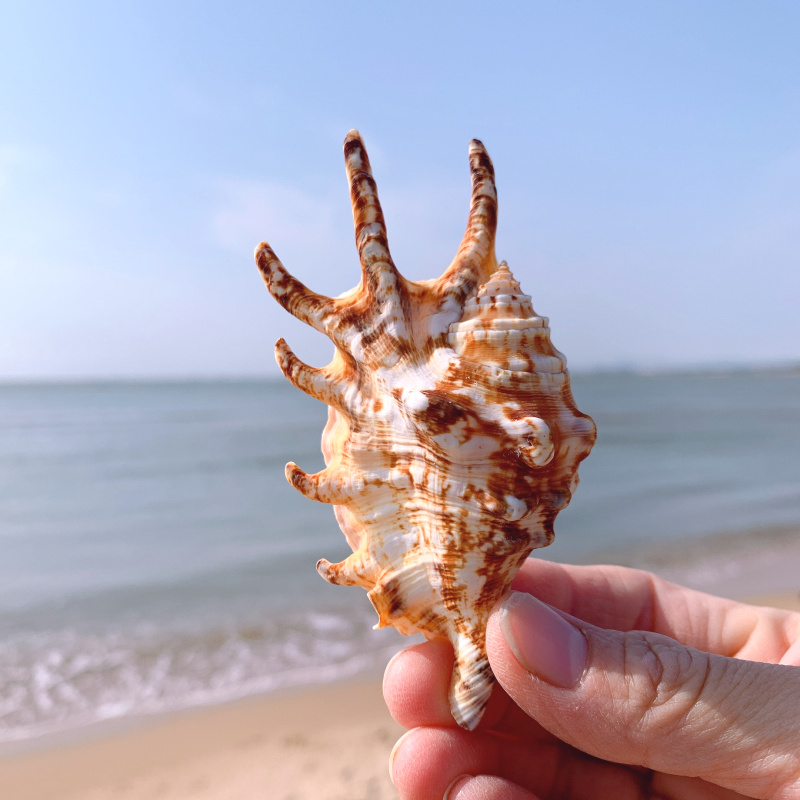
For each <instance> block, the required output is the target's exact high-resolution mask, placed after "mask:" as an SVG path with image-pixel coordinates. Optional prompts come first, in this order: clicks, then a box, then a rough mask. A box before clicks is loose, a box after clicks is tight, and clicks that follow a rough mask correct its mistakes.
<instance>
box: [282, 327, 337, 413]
mask: <svg viewBox="0 0 800 800" xmlns="http://www.w3.org/2000/svg"><path fill="white" fill-rule="evenodd" d="M275 361H277V362H278V366H279V367H280V370H281V372H282V373H283V375H284V377H285V378H286V380H288V381H289V383H291V384H292V386H295V387H296V388H298V389H300V391H302V392H305V393H306V394H307V395H310V396H311V397H313V398H314V399H315V400H321V401H322V402H323V403H327V404H328V405H329V406H334V407H335V408H339V409H341V408H342V402H343V398H342V391H341V389H340V383H339V382H338V381H337V380H336V379H335V378H334V377H333V376H331V375H330V374H329V373H328V371H327V370H325V369H317V368H315V367H310V366H309V365H308V364H306V363H305V362H303V361H301V360H300V359H299V358H298V357H297V356H296V355H295V354H294V353H293V352H292V349H291V347H289V345H288V344H286V341H285V340H284V339H278V341H277V342H276V343H275Z"/></svg>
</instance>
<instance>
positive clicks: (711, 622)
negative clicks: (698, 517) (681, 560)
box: [512, 558, 800, 663]
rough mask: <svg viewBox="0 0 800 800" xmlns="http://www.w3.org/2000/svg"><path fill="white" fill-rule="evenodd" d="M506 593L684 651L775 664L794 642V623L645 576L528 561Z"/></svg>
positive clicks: (797, 618) (786, 614) (797, 626)
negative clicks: (657, 637)
mask: <svg viewBox="0 0 800 800" xmlns="http://www.w3.org/2000/svg"><path fill="white" fill-rule="evenodd" d="M512 588H514V589H516V590H517V591H521V592H527V593H529V594H532V595H534V596H536V597H538V598H539V599H540V600H542V601H544V602H545V603H548V604H549V605H551V606H554V607H555V608H557V609H560V610H561V611H564V612H566V613H567V614H570V615H572V616H574V617H578V618H579V619H582V620H585V621H586V622H590V623H591V624H592V625H597V626H599V627H602V628H611V629H614V630H619V631H631V630H643V631H653V632H654V633H661V634H664V635H665V636H669V637H671V638H673V639H676V640H677V641H679V642H681V643H682V644H685V645H688V646H689V647H695V648H697V649H699V650H705V651H706V652H709V653H716V654H718V655H724V656H730V657H735V658H743V659H747V660H750V661H763V662H766V663H778V662H779V661H780V659H781V657H782V656H783V655H784V654H785V653H786V651H787V649H788V647H789V646H790V645H791V643H792V641H793V640H795V639H797V638H798V637H800V615H799V614H796V613H793V612H790V611H781V610H778V609H773V608H762V607H758V606H751V605H747V604H746V603H739V602H737V601H735V600H727V599H724V598H720V597H714V596H713V595H709V594H705V593H703V592H698V591H696V590H694V589H687V588H685V587H683V586H679V585H678V584H675V583H670V582H669V581H666V580H663V579H662V578H659V577H658V576H656V575H653V574H652V573H650V572H644V571H642V570H637V569H630V568H628V567H617V566H573V565H569V564H556V563H553V562H548V561H540V560H538V559H535V558H529V559H528V560H527V561H526V562H525V563H524V564H523V565H522V567H521V568H520V571H519V572H518V573H517V577H516V578H515V579H514V582H513V584H512Z"/></svg>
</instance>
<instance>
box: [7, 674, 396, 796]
mask: <svg viewBox="0 0 800 800" xmlns="http://www.w3.org/2000/svg"><path fill="white" fill-rule="evenodd" d="M402 732H403V730H402V728H400V726H399V725H397V724H396V723H395V722H394V721H393V720H392V718H391V717H390V716H389V712H388V711H387V710H386V706H385V705H384V702H383V696H382V694H381V686H380V682H377V681H374V680H373V681H372V682H370V683H352V684H337V685H334V686H327V687H324V688H314V689H307V690H305V691H303V692H298V693H295V694H286V695H283V696H269V697H264V698H250V699H248V700H244V701H240V702H237V703H233V704H230V705H226V706H222V707H217V708H209V709H202V710H198V711H195V712H187V713H185V714H179V715H174V716H170V717H167V718H163V719H159V720H150V721H147V722H145V723H141V724H140V725H138V726H136V727H133V728H132V729H131V730H127V731H125V732H116V733H110V734H109V733H106V734H105V735H103V736H102V737H98V736H97V735H96V733H97V732H95V735H94V736H93V737H92V738H90V739H88V740H86V741H83V742H77V743H67V744H63V743H62V744H61V745H60V746H57V747H48V748H47V749H41V750H38V751H33V752H29V753H26V754H20V755H15V756H6V757H5V758H0V798H3V800H112V799H113V800H396V798H397V795H396V793H395V791H394V788H393V787H392V784H391V782H390V780H389V774H388V763H389V753H390V752H391V749H392V746H393V745H394V743H395V741H396V740H397V739H398V737H399V736H400V735H401V734H402Z"/></svg>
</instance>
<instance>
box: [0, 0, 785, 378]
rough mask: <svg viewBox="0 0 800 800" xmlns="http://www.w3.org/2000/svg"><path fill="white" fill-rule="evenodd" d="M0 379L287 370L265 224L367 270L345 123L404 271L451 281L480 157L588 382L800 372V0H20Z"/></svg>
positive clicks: (2, 91) (2, 189) (3, 68)
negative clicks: (470, 154) (682, 369)
mask: <svg viewBox="0 0 800 800" xmlns="http://www.w3.org/2000/svg"><path fill="white" fill-rule="evenodd" d="M2 17H3V20H2V23H1V24H0V378H4V379H15V378H42V377H67V378H75V377H82V376H92V377H133V376H153V377H181V376H234V375H235V376H255V375H272V374H276V373H277V367H276V366H275V364H274V360H273V357H272V346H273V343H274V341H275V339H277V338H278V336H284V337H285V338H286V339H287V340H288V341H289V343H290V344H291V345H292V346H293V347H294V349H295V350H296V351H297V352H298V354H299V355H301V357H303V358H304V359H306V360H308V361H310V362H312V363H314V364H321V363H324V362H326V361H327V360H328V359H329V357H330V354H331V345H330V343H328V342H327V341H325V340H324V338H323V337H321V336H320V335H319V334H316V333H314V332H313V331H310V330H308V329H306V328H305V327H304V326H302V325H301V324H299V323H298V322H296V321H295V320H293V319H291V318H290V317H289V315H287V314H286V312H284V311H283V310H282V309H281V308H280V307H279V306H278V305H277V304H276V303H275V302H274V301H273V300H272V299H271V298H270V296H269V294H268V292H267V291H266V289H265V288H264V286H263V285H262V283H261V281H260V278H259V276H258V274H257V271H256V269H255V265H254V263H253V255H252V252H253V248H254V247H255V245H256V244H257V243H258V242H259V241H260V240H262V239H267V240H269V241H270V243H271V244H272V245H273V247H274V248H275V250H276V252H277V253H278V255H279V256H280V257H281V259H282V260H283V262H284V264H285V265H286V267H287V268H288V269H289V270H290V271H292V272H293V273H295V274H296V275H297V276H298V277H299V278H301V279H302V280H303V281H305V282H306V283H307V284H308V285H310V286H311V287H312V288H314V289H316V290H317V291H321V292H326V293H329V294H339V293H341V292H342V291H344V290H346V289H349V288H351V287H352V286H354V285H355V284H356V283H357V281H358V276H359V267H358V260H357V257H356V253H355V247H354V244H353V233H352V220H351V215H350V206H349V198H348V192H347V186H346V182H345V179H344V168H343V159H342V152H341V144H342V140H343V138H344V136H345V134H346V133H347V131H348V129H350V128H353V127H355V128H358V129H359V130H360V131H361V133H362V135H363V136H364V139H365V142H366V145H367V148H368V150H369V153H370V157H371V159H372V164H373V168H374V173H375V177H376V179H377V182H378V187H379V190H380V195H381V200H382V202H383V207H384V212H385V214H386V218H387V222H388V230H389V240H390V245H391V247H392V252H393V255H394V258H395V261H396V263H397V265H398V267H399V268H400V270H401V271H402V272H403V274H405V275H406V276H407V277H409V278H412V279H421V278H429V277H434V276H436V275H438V274H439V273H441V272H442V271H443V270H444V269H445V267H446V266H447V265H448V263H449V262H450V260H451V259H452V257H453V255H454V254H455V251H456V249H457V247H458V244H459V242H460V239H461V236H462V234H463V230H464V225H465V222H466V215H467V208H468V202H469V185H470V184H469V171H468V164H467V145H468V142H469V140H470V139H471V138H473V137H477V138H480V139H482V140H483V141H484V143H485V144H486V146H487V148H488V150H489V153H490V154H491V156H492V158H493V160H494V164H495V169H496V173H497V185H498V193H499V199H500V215H499V228H498V238H497V254H498V257H499V258H503V259H506V260H507V261H508V263H509V265H510V267H511V268H512V270H513V271H514V273H515V275H516V277H517V278H518V279H519V280H520V281H521V283H522V287H523V289H524V290H525V291H526V292H527V293H529V294H530V295H531V296H532V297H533V303H534V307H535V308H536V310H537V311H538V312H539V313H540V314H544V315H546V316H549V317H550V319H551V324H552V331H553V334H552V335H553V341H554V343H555V344H556V346H557V347H558V348H559V349H560V350H562V351H563V352H564V353H565V354H566V355H567V358H568V360H569V363H570V365H571V366H572V367H574V368H576V369H580V370H587V369H597V368H608V367H616V366H628V367H639V368H663V367H675V366H686V365H688V366H691V365H699V364H704V365H705V364H720V363H721V364H745V363H747V364H752V363H769V364H772V363H786V362H797V361H800V313H798V300H799V299H800V264H799V263H798V261H799V260H800V80H798V76H800V48H798V46H797V36H798V31H799V30H800V6H798V5H797V4H795V3H790V2H779V1H778V0H774V1H773V2H770V3H752V2H751V3H746V2H737V1H736V0H731V1H730V2H726V3H719V2H710V0H691V1H689V0H683V1H681V0H676V1H675V2H671V3H641V2H635V1H634V0H628V1H627V2H626V1H625V0H620V2H615V3H589V2H574V3H552V2H531V3H525V4H522V3H518V4H512V3H508V4H496V5H495V6H494V7H492V8H491V9H490V7H489V6H487V5H486V4H485V3H473V2H459V3H455V2H441V3H421V2H408V3H402V4H389V3H366V2H356V3H350V4H347V5H341V4H335V3H323V2H312V3H303V2H297V3H291V4H288V3H281V4H277V3H269V2H266V3H265V2H257V3H256V2H252V3H251V2H235V1H234V2H226V3H224V4H223V3H221V2H212V3H203V4H197V3H188V2H173V3H168V4H164V3H155V2H138V3H135V4H131V3H127V4H122V3H102V2H73V3H56V2H49V3H45V2H22V1H21V0H11V2H8V3H6V4H4V10H3V14H2Z"/></svg>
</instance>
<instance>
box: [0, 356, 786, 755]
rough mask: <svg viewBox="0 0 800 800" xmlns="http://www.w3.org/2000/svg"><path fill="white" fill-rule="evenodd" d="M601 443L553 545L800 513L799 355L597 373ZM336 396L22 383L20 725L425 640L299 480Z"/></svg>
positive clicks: (24, 729)
mask: <svg viewBox="0 0 800 800" xmlns="http://www.w3.org/2000/svg"><path fill="white" fill-rule="evenodd" d="M573 389H574V393H575V397H576V401H577V403H578V407H579V408H580V409H581V410H582V411H584V412H586V413H588V414H590V415H591V416H593V417H594V419H595V421H596V422H597V426H598V441H597V445H596V447H595V449H594V451H593V452H592V454H591V456H590V458H589V459H588V460H587V461H586V462H584V464H582V466H581V468H580V473H581V486H580V488H579V490H578V492H577V493H576V495H575V498H574V500H573V503H572V505H571V506H570V507H569V508H568V509H567V510H566V511H564V512H562V514H561V515H560V516H559V518H558V519H557V521H556V543H555V544H554V545H553V546H552V547H551V548H549V549H548V550H547V551H543V552H542V553H541V555H543V556H546V557H550V558H555V559H558V560H564V561H576V560H577V561H591V560H596V559H601V558H603V556H604V555H607V554H614V553H616V554H619V553H628V554H630V553H632V552H638V551H641V552H650V553H653V552H656V553H662V554H666V553H670V552H671V545H672V543H676V542H681V543H684V546H683V547H682V549H683V550H685V549H686V548H685V542H686V541H687V540H690V541H696V542H697V544H698V548H699V549H702V548H701V547H700V545H701V543H702V542H710V541H717V539H713V538H712V537H714V535H716V534H723V533H726V534H736V533H737V532H738V533H739V535H740V536H744V537H745V538H747V537H748V536H749V535H750V534H751V533H753V534H754V535H755V534H756V533H757V534H758V535H759V536H764V537H767V539H766V540H768V538H769V532H770V531H779V532H782V534H781V535H783V536H786V535H787V534H786V531H787V530H788V531H789V534H788V535H790V536H795V537H796V536H797V534H796V531H800V467H799V466H798V463H797V455H796V454H797V452H798V447H799V446H800V374H798V373H797V372H791V371H784V372H761V373H753V372H749V373H748V372H732V373H684V374H677V373H676V374H657V375H636V374H597V375H576V376H574V377H573ZM324 421H325V408H324V406H322V405H321V404H319V403H317V402H315V401H314V400H311V399H309V398H307V397H305V396H304V395H302V394H301V393H300V392H297V391H296V390H294V389H292V387H290V386H289V385H288V384H286V383H285V382H283V381H282V380H263V381H255V380H254V381H220V382H210V381H195V382H185V383H143V382H140V383H64V384H27V385H23V384H17V385H14V384H5V385H0V742H3V741H6V742H7V741H14V740H20V739H27V738H31V737H36V736H39V735H42V734H45V733H49V732H53V731H57V730H68V729H73V728H78V727H81V726H84V725H88V724H91V723H93V722H97V721H99V720H103V719H109V718H117V717H123V716H126V715H138V714H147V713H153V712H161V711H166V710H172V709H179V708H186V707H189V706H192V705H202V704H208V703H215V702H221V701H224V700H228V699H232V698H236V697H241V696H245V695H247V694H251V693H256V692H265V691H272V690H276V689H280V688H283V687H287V686H292V685H299V684H308V683H314V682H327V681H335V680H339V679H342V678H344V677H347V676H350V675H354V674H357V673H360V672H364V671H369V670H374V669H376V668H377V667H379V666H380V665H382V664H383V663H384V662H385V661H386V660H387V658H388V656H389V655H390V654H391V653H393V652H395V651H396V650H397V649H399V648H400V647H401V646H403V644H405V643H406V641H407V640H404V639H403V637H401V636H400V635H399V634H397V633H396V632H395V631H393V630H391V629H389V630H382V631H373V630H372V625H373V624H374V622H375V613H374V611H373V610H372V608H371V606H370V604H369V601H368V600H367V598H366V595H365V593H364V592H363V591H362V590H360V589H354V588H342V587H333V586H330V585H328V584H326V583H325V582H324V581H323V580H322V579H321V578H319V576H318V575H317V574H316V571H315V569H314V565H315V563H316V561H317V559H318V558H320V557H325V558H328V559H329V560H331V561H338V560H341V559H342V558H344V557H345V556H346V555H347V553H348V552H349V550H348V548H347V546H346V544H345V542H344V537H343V536H342V534H341V533H340V532H339V530H338V528H337V526H336V524H335V521H334V519H333V514H332V512H331V510H330V508H329V507H327V506H325V505H322V504H318V503H313V502H311V501H309V500H306V499H305V498H303V497H302V496H300V495H299V494H297V493H296V492H295V491H294V490H293V489H292V488H291V487H290V486H289V485H288V484H287V483H286V482H285V480H284V478H283V466H284V464H285V463H286V461H288V460H290V459H291V460H294V461H296V462H297V463H299V464H300V465H301V466H302V467H303V468H304V469H305V470H307V471H316V470H318V469H320V468H322V466H323V462H322V458H321V455H320V453H319V436H320V432H321V429H322V426H323V424H324Z"/></svg>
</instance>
